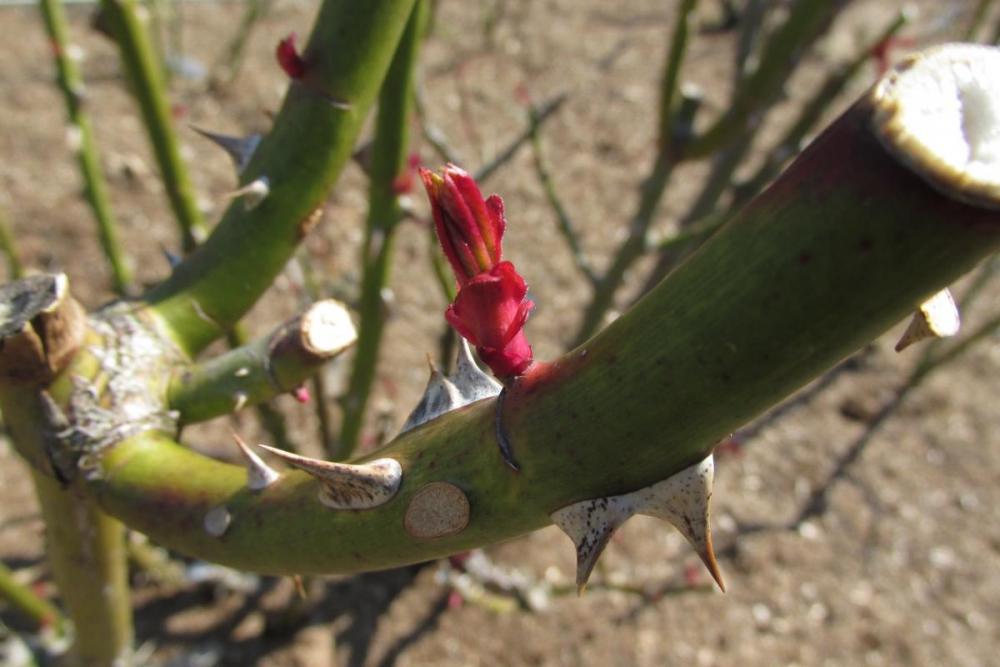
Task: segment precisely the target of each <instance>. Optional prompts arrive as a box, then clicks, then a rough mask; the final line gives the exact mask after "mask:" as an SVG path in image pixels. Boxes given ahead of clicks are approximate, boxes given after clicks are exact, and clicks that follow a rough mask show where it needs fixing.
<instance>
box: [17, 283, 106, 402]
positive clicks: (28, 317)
mask: <svg viewBox="0 0 1000 667" xmlns="http://www.w3.org/2000/svg"><path fill="white" fill-rule="evenodd" d="M85 325H86V315H85V313H84V312H83V308H82V307H81V306H80V304H79V303H77V302H76V301H75V300H74V299H73V297H72V296H70V293H69V281H68V280H67V279H66V275H65V274H62V273H57V274H46V275H38V276H31V277H28V278H23V279H21V280H17V281H15V282H12V283H8V284H6V285H3V286H2V287H0V377H3V378H6V379H10V380H14V381H19V382H36V383H38V384H43V383H46V382H48V381H49V380H51V379H52V377H53V376H54V375H55V374H56V373H58V372H59V371H60V370H62V368H63V367H64V366H65V365H66V364H67V363H69V361H70V359H72V357H73V355H74V354H75V353H76V351H77V349H78V348H79V346H80V343H81V341H82V340H83V335H84V330H85Z"/></svg>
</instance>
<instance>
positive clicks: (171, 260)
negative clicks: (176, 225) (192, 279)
mask: <svg viewBox="0 0 1000 667" xmlns="http://www.w3.org/2000/svg"><path fill="white" fill-rule="evenodd" d="M160 251H161V252H162V253H163V256H164V257H165V258H166V259H167V264H169V265H170V270H171V271H172V270H174V269H176V268H177V267H178V265H180V263H181V261H182V260H181V257H180V255H177V254H176V253H172V252H170V250H168V249H167V246H165V245H163V244H162V243H161V244H160Z"/></svg>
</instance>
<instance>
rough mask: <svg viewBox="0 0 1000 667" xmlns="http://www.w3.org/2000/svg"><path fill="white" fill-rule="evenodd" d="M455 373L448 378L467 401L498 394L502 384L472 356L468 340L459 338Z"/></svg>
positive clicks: (470, 401)
mask: <svg viewBox="0 0 1000 667" xmlns="http://www.w3.org/2000/svg"><path fill="white" fill-rule="evenodd" d="M459 341H460V342H459V346H458V355H457V359H456V362H455V373H454V374H453V375H452V376H451V377H450V378H449V379H450V380H451V381H452V382H453V383H454V384H455V386H456V387H458V391H459V392H460V393H461V394H462V398H464V399H465V400H466V402H468V403H472V402H474V401H479V400H482V399H484V398H492V397H494V396H497V395H499V394H500V391H501V390H502V389H503V385H501V384H500V383H499V382H497V381H496V380H494V379H493V378H491V377H490V376H489V375H487V374H486V373H484V372H483V371H482V369H480V368H479V365H478V364H477V363H476V361H475V360H474V359H473V358H472V350H471V348H470V347H469V341H467V340H465V338H461V337H460V338H459Z"/></svg>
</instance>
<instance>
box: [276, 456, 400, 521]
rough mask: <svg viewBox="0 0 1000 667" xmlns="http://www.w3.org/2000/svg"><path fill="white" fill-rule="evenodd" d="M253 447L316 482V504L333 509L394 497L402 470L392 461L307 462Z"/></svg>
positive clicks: (361, 506)
mask: <svg viewBox="0 0 1000 667" xmlns="http://www.w3.org/2000/svg"><path fill="white" fill-rule="evenodd" d="M257 446H258V447H260V448H261V449H264V450H266V451H268V452H270V453H271V454H273V455H275V456H277V457H278V458H280V459H282V460H284V461H285V463H287V464H288V465H290V466H292V467H293V468H298V469H299V470H301V471H303V472H305V473H307V474H309V475H310V476H311V477H313V478H314V479H316V480H317V481H318V482H319V483H320V493H319V500H320V502H321V503H323V504H324V505H326V506H327V507H331V508H333V509H351V510H359V509H370V508H372V507H378V506H379V505H382V504H383V503H386V502H388V501H389V500H391V499H392V497H393V496H394V495H396V491H398V490H399V484H400V482H401V480H402V477H403V468H402V466H400V465H399V462H398V461H397V460H396V459H390V458H381V459H376V460H374V461H370V462H368V463H363V464H358V465H351V464H348V463H335V462H333V461H321V460H319V459H311V458H309V457H307V456H299V455H298V454H292V453H291V452H286V451H284V450H282V449H277V448H276V447H268V446H267V445H257Z"/></svg>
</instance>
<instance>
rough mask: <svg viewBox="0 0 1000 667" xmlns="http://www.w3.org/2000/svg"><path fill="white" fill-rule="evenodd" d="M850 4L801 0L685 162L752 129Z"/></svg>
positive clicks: (686, 149) (841, 0)
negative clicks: (802, 58)
mask: <svg viewBox="0 0 1000 667" xmlns="http://www.w3.org/2000/svg"><path fill="white" fill-rule="evenodd" d="M848 2H850V0H832V1H831V0H800V1H799V2H796V3H794V4H793V5H792V8H791V10H790V14H789V16H788V18H787V19H786V20H785V22H784V23H783V24H782V25H781V27H780V28H779V29H778V30H776V31H775V32H774V34H772V35H770V36H769V37H768V38H767V41H766V42H765V43H764V47H763V51H762V52H761V55H760V64H759V65H758V66H757V69H755V70H754V71H753V73H752V74H750V75H748V76H745V77H743V80H742V84H741V85H740V87H739V88H738V89H737V90H736V92H735V93H734V94H733V98H732V101H731V103H730V104H729V107H728V109H727V110H726V112H725V113H723V114H722V115H721V116H720V117H719V118H718V119H716V121H715V122H714V123H713V124H712V125H711V127H709V129H708V130H706V131H705V132H704V133H703V134H701V135H700V136H698V137H696V138H695V139H693V140H692V141H690V142H688V143H687V144H686V146H685V147H684V151H683V158H684V159H688V160H690V159H697V158H702V157H706V156H708V155H711V154H712V153H714V152H715V151H717V150H718V149H720V148H722V147H723V146H726V145H728V144H729V143H730V142H731V141H733V140H734V139H735V138H736V137H738V136H740V135H741V134H744V133H745V132H746V131H747V130H748V129H749V128H750V127H751V125H753V119H754V118H756V117H757V116H758V115H759V113H760V112H761V111H762V110H763V109H765V108H766V107H767V106H770V105H771V104H773V103H774V100H776V99H777V98H778V96H779V95H780V94H781V90H782V88H783V87H784V85H785V82H786V81H787V80H788V77H789V75H790V74H791V72H792V70H793V69H794V68H795V67H796V66H797V65H798V63H799V61H800V58H801V56H802V54H803V53H805V51H806V50H808V48H809V47H810V45H812V44H813V43H814V42H815V41H816V40H817V38H818V37H819V35H821V34H822V33H823V32H824V31H825V30H826V28H827V27H828V26H829V25H830V23H831V22H832V20H833V18H834V16H836V14H837V12H839V11H840V10H841V9H842V8H843V7H844V6H845V5H846V4H847V3H848Z"/></svg>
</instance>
